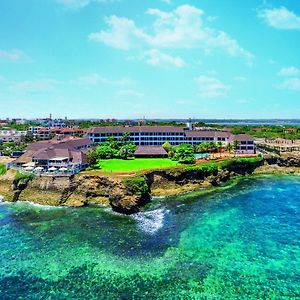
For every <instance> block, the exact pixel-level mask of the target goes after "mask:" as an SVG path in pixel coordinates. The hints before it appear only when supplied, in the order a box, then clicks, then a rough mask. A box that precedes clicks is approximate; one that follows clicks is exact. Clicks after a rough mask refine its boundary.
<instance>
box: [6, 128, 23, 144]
mask: <svg viewBox="0 0 300 300" xmlns="http://www.w3.org/2000/svg"><path fill="white" fill-rule="evenodd" d="M27 134H28V133H27V131H18V130H0V143H5V142H14V143H21V142H23V141H24V139H25V136H26V135H27Z"/></svg>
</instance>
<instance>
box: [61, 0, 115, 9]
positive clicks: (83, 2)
mask: <svg viewBox="0 0 300 300" xmlns="http://www.w3.org/2000/svg"><path fill="white" fill-rule="evenodd" d="M116 1H118V0H56V2H57V3H59V4H62V5H64V6H65V7H66V8H71V9H80V8H83V7H85V6H87V5H89V4H90V3H92V2H98V3H110V2H116Z"/></svg>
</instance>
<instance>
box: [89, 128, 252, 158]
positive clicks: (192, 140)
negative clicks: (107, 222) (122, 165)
mask: <svg viewBox="0 0 300 300" xmlns="http://www.w3.org/2000/svg"><path fill="white" fill-rule="evenodd" d="M124 134H128V139H129V140H130V141H132V142H133V143H135V144H136V145H137V146H160V145H162V144H163V143H164V142H167V141H168V142H169V143H171V144H172V145H173V146H177V145H180V144H191V145H197V144H200V143H203V142H221V143H222V144H223V145H228V144H229V143H234V141H237V142H238V143H237V144H238V147H237V152H239V153H254V151H255V146H254V140H253V138H252V137H251V136H249V135H246V134H240V135H233V134H232V133H230V132H228V131H221V130H213V129H212V130H211V129H210V130H193V129H190V128H183V127H175V126H128V127H126V126H107V127H94V128H91V129H89V130H88V132H87V136H88V137H89V138H90V139H91V141H92V142H93V143H94V144H101V143H103V142H105V141H107V139H108V138H109V137H110V136H114V137H116V138H117V139H121V138H122V137H123V136H124Z"/></svg>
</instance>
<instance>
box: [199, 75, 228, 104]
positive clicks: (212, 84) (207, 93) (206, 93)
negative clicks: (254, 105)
mask: <svg viewBox="0 0 300 300" xmlns="http://www.w3.org/2000/svg"><path fill="white" fill-rule="evenodd" d="M195 81H196V83H197V85H198V90H199V95H200V96H201V97H202V98H215V97H220V96H225V95H226V93H227V91H228V90H229V89H230V87H229V86H228V85H226V84H224V83H223V82H221V81H220V80H219V79H217V78H216V77H211V76H205V75H201V76H199V77H197V78H195Z"/></svg>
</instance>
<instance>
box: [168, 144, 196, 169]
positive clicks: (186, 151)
mask: <svg viewBox="0 0 300 300" xmlns="http://www.w3.org/2000/svg"><path fill="white" fill-rule="evenodd" d="M172 159H173V160H176V161H178V162H179V163H182V164H193V163H195V152H194V148H193V146H192V145H189V144H181V145H179V146H177V147H175V148H174V154H173V156H172Z"/></svg>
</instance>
